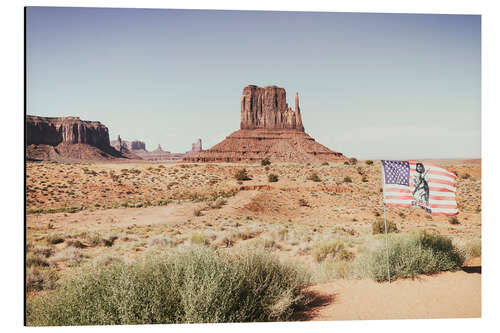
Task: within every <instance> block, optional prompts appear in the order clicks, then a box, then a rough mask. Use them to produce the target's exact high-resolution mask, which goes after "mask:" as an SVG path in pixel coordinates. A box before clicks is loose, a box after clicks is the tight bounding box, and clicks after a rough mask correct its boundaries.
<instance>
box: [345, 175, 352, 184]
mask: <svg viewBox="0 0 500 333" xmlns="http://www.w3.org/2000/svg"><path fill="white" fill-rule="evenodd" d="M344 183H352V179H351V177H349V176H345V177H344Z"/></svg>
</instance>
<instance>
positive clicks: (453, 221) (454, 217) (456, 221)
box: [448, 216, 460, 225]
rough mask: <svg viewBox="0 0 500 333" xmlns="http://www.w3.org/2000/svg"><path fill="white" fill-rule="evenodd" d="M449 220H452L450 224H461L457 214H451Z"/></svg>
mask: <svg viewBox="0 0 500 333" xmlns="http://www.w3.org/2000/svg"><path fill="white" fill-rule="evenodd" d="M448 222H450V224H454V225H456V224H460V221H459V220H458V218H457V217H456V216H450V218H449V219H448Z"/></svg>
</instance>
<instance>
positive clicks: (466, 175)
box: [462, 173, 471, 179]
mask: <svg viewBox="0 0 500 333" xmlns="http://www.w3.org/2000/svg"><path fill="white" fill-rule="evenodd" d="M470 177H471V176H470V174H468V173H465V174H464V175H463V176H462V179H470Z"/></svg>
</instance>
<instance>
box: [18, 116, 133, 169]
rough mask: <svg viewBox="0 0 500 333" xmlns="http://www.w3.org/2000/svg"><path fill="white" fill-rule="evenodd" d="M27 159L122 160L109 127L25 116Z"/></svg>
mask: <svg viewBox="0 0 500 333" xmlns="http://www.w3.org/2000/svg"><path fill="white" fill-rule="evenodd" d="M26 145H27V149H26V154H27V158H28V159H35V160H64V159H107V158H114V157H124V156H122V155H121V153H120V152H119V151H117V150H116V149H114V148H113V147H111V145H110V142H109V133H108V128H107V127H106V126H105V125H103V124H101V123H100V122H98V121H83V120H80V118H78V117H38V116H26Z"/></svg>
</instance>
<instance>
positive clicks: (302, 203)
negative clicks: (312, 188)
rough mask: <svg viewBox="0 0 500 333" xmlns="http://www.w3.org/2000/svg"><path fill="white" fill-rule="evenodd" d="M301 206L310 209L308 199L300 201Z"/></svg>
mask: <svg viewBox="0 0 500 333" xmlns="http://www.w3.org/2000/svg"><path fill="white" fill-rule="evenodd" d="M299 206H301V207H309V202H307V200H306V199H303V198H302V199H299Z"/></svg>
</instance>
